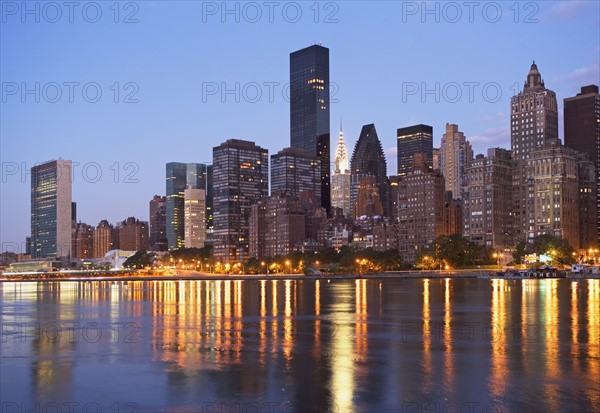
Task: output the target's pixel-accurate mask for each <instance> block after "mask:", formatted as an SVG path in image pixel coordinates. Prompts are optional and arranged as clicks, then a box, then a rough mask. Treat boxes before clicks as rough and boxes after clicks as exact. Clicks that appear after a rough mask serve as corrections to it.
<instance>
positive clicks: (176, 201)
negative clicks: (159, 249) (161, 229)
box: [166, 162, 206, 250]
mask: <svg viewBox="0 0 600 413" xmlns="http://www.w3.org/2000/svg"><path fill="white" fill-rule="evenodd" d="M166 178H167V180H166V182H167V242H168V244H169V250H172V249H177V248H183V247H184V245H185V234H184V218H183V196H184V195H183V192H184V191H185V189H186V188H192V189H206V165H204V164H199V163H181V162H170V163H168V164H167V174H166Z"/></svg>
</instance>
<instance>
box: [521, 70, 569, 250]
mask: <svg viewBox="0 0 600 413" xmlns="http://www.w3.org/2000/svg"><path fill="white" fill-rule="evenodd" d="M510 113H511V116H510V120H511V128H510V130H511V132H510V141H511V156H512V159H513V161H514V168H515V173H514V175H513V208H512V209H513V217H514V219H515V223H514V226H513V238H514V239H515V240H520V241H525V240H526V234H528V233H529V234H532V233H535V232H537V231H536V229H535V227H536V223H535V222H529V221H528V218H527V209H532V207H533V201H534V200H533V199H529V198H527V181H528V177H527V168H526V166H527V161H528V160H529V159H530V157H531V153H532V151H534V150H535V149H537V148H540V147H543V146H544V145H545V144H546V143H547V142H551V141H558V107H557V103H556V94H555V93H554V92H553V91H552V90H550V89H546V86H545V85H544V81H543V80H542V76H541V75H540V72H539V71H538V68H537V65H536V64H535V62H534V63H533V64H532V65H531V69H530V70H529V73H528V74H527V81H526V82H525V85H524V87H523V91H521V92H519V94H518V95H516V96H513V97H511V99H510Z"/></svg>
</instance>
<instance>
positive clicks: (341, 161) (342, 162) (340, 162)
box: [334, 119, 348, 174]
mask: <svg viewBox="0 0 600 413" xmlns="http://www.w3.org/2000/svg"><path fill="white" fill-rule="evenodd" d="M334 163H335V170H334V173H335V174H341V173H347V171H348V152H347V151H346V142H344V132H342V120H341V119H340V135H339V138H338V142H337V146H336V148H335V160H334Z"/></svg>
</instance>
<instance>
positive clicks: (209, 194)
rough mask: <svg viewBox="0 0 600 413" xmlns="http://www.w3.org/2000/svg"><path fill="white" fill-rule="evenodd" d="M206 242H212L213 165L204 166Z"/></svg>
mask: <svg viewBox="0 0 600 413" xmlns="http://www.w3.org/2000/svg"><path fill="white" fill-rule="evenodd" d="M205 218H206V219H205V221H206V236H207V238H206V242H210V243H212V239H211V237H212V233H213V166H212V165H207V166H206V213H205Z"/></svg>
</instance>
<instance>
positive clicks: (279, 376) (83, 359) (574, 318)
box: [0, 278, 600, 412]
mask: <svg viewBox="0 0 600 413" xmlns="http://www.w3.org/2000/svg"><path fill="white" fill-rule="evenodd" d="M0 306H1V307H0V308H1V318H0V320H1V322H2V326H1V328H2V336H1V343H0V345H1V347H0V349H1V352H0V357H1V361H2V368H1V369H0V401H1V403H2V404H1V406H0V411H23V410H25V409H26V408H28V409H30V410H32V409H33V410H35V409H36V406H37V410H39V411H42V410H43V408H44V406H45V407H47V408H49V407H51V406H52V404H53V403H58V404H59V405H60V406H62V410H63V411H68V410H66V407H67V406H69V403H79V404H78V405H77V406H79V408H80V410H79V411H81V409H82V408H83V406H85V405H86V404H90V403H96V404H97V405H98V406H100V408H101V409H102V411H111V408H112V411H115V409H118V410H119V411H128V410H127V409H129V411H133V410H132V408H133V407H135V408H137V409H138V411H201V412H202V411H206V412H209V411H215V412H221V411H244V410H243V409H244V407H245V408H246V410H247V411H265V412H266V411H270V412H279V411H282V412H283V411H309V412H312V411H315V412H324V411H338V412H350V411H365V412H370V411H381V412H384V411H406V412H410V411H419V412H420V411H428V410H427V409H429V410H431V409H433V411H452V409H454V410H457V409H458V411H484V410H486V409H487V410H488V411H489V410H490V409H496V411H515V410H519V411H558V410H568V411H590V410H592V411H593V410H594V409H596V410H598V408H599V407H600V395H599V391H600V390H599V389H600V348H599V345H600V344H599V343H600V280H583V281H571V280H565V279H562V280H478V279H450V278H448V279H431V280H430V279H423V280H390V279H383V280H376V279H372V280H343V281H342V280H336V281H332V282H327V280H325V279H324V280H321V281H303V280H263V281H240V280H235V281H234V280H231V281H134V282H116V281H88V282H39V283H33V282H22V283H8V282H7V283H3V284H0ZM28 403H29V404H28ZM35 403H38V404H37V405H36V404H35ZM65 403H66V404H65ZM128 403H130V404H128ZM15 406H16V410H15ZM11 409H12V410H11ZM74 411H78V410H77V409H75V410H74Z"/></svg>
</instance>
